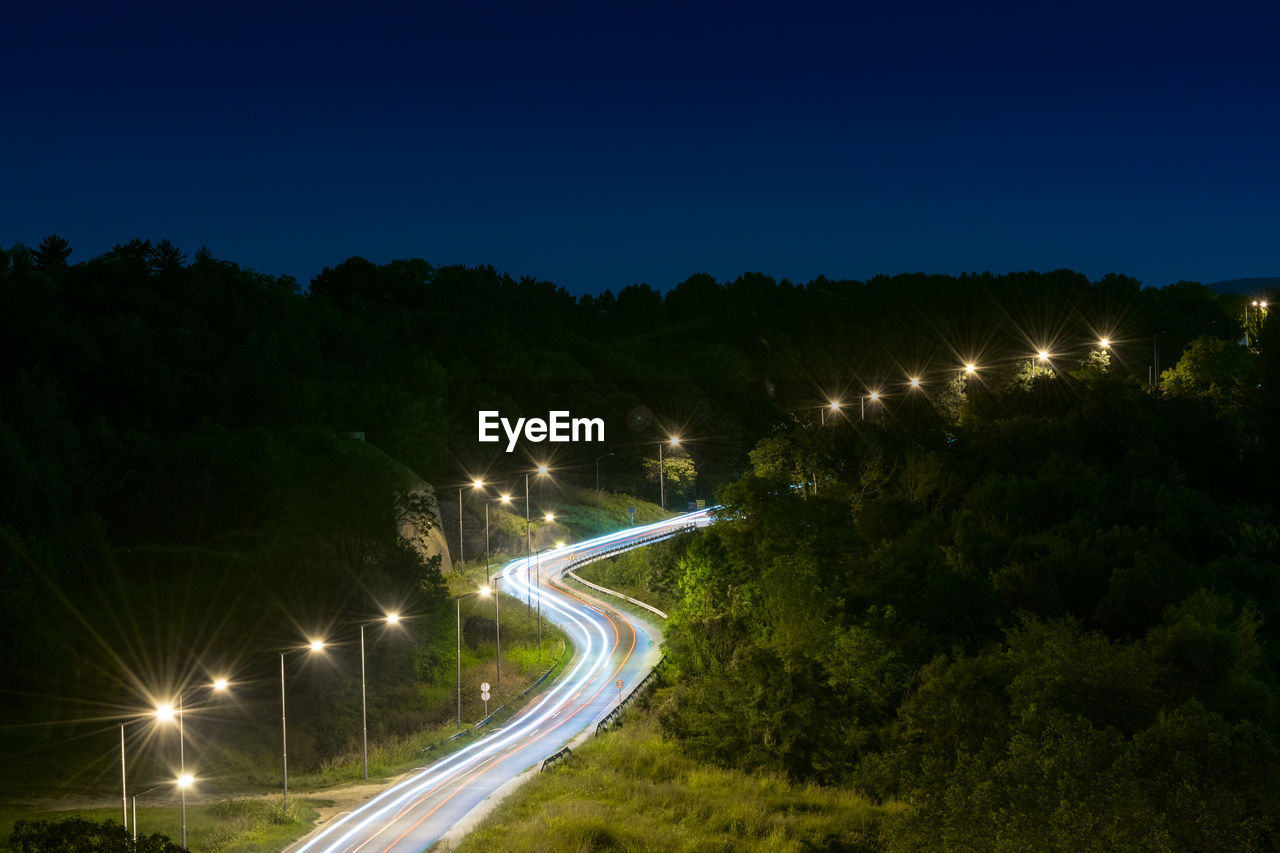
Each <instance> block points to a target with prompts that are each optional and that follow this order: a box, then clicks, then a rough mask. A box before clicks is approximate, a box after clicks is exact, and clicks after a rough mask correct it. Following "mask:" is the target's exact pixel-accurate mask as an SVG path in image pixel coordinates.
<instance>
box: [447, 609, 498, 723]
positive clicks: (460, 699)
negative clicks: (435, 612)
mask: <svg viewBox="0 0 1280 853" xmlns="http://www.w3.org/2000/svg"><path fill="white" fill-rule="evenodd" d="M488 594H489V587H487V586H482V587H480V589H477V590H476V591H475V592H464V593H462V595H455V596H454V597H453V603H454V604H455V605H457V608H458V728H459V729H461V728H462V599H464V598H470V597H471V596H473V595H480V596H485V595H488Z"/></svg>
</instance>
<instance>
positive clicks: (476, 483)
mask: <svg viewBox="0 0 1280 853" xmlns="http://www.w3.org/2000/svg"><path fill="white" fill-rule="evenodd" d="M463 488H465V486H464V487H460V488H459V489H458V572H459V573H461V572H462V569H463V566H464V565H465V564H466V562H467V559H466V555H465V554H464V552H463V546H462V489H463ZM483 488H484V480H481V479H479V478H476V479H474V480H472V481H471V489H472V491H475V490H476V489H483Z"/></svg>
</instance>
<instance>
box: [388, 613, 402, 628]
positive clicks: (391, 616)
mask: <svg viewBox="0 0 1280 853" xmlns="http://www.w3.org/2000/svg"><path fill="white" fill-rule="evenodd" d="M399 621H400V614H399V613H394V612H393V613H388V614H387V624H388V625H394V624H396V623H397V622H399Z"/></svg>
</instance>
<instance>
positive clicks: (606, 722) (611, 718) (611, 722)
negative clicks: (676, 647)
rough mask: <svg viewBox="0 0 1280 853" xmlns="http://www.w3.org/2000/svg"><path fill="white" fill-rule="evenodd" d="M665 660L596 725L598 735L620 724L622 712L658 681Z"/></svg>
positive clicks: (650, 671) (660, 661)
mask: <svg viewBox="0 0 1280 853" xmlns="http://www.w3.org/2000/svg"><path fill="white" fill-rule="evenodd" d="M664 660H666V658H661V659H660V660H659V661H658V662H657V663H656V664H654V665H653V669H651V670H649V674H648V675H646V676H645V677H644V678H642V679H640V683H639V684H637V685H636V686H635V687H633V688H631V692H630V693H628V694H627V695H626V696H625V697H624V698H623V700H622V701H621V702H619V703H618V704H617V705H616V706H614V709H613V710H612V711H610V712H609V713H607V714H605V716H604V719H603V720H601V721H600V722H598V723H596V734H597V735H599V734H603V733H604V732H607V731H609V729H610V728H611V727H612V726H615V725H617V724H618V720H619V718H620V717H621V716H622V712H623V711H625V710H626V709H627V706H628V705H630V704H631V700H632V699H635V698H636V697H638V696H639V695H640V694H641V693H642V692H643V691H644V690H645V689H646V688H647V687H648V686H649V685H650V684H652V683H653V682H654V681H656V680H657V678H658V669H659V668H660V667H661V666H662V661H664Z"/></svg>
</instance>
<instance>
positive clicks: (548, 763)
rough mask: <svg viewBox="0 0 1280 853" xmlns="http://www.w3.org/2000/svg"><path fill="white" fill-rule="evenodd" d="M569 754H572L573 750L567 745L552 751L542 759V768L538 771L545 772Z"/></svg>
mask: <svg viewBox="0 0 1280 853" xmlns="http://www.w3.org/2000/svg"><path fill="white" fill-rule="evenodd" d="M571 755H573V750H572V749H570V748H569V747H567V746H566V747H564V748H562V749H561V750H560V751H559V752H553V753H552V754H551V755H548V756H547V757H546V758H545V759H543V762H542V769H541V770H540V771H539V772H541V773H546V772H547V771H548V770H549V769H551V768H552V767H555V766H556V764H557V763H559V762H560V761H563V760H564V759H566V758H568V757H569V756H571Z"/></svg>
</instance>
